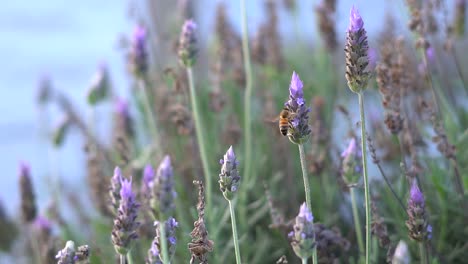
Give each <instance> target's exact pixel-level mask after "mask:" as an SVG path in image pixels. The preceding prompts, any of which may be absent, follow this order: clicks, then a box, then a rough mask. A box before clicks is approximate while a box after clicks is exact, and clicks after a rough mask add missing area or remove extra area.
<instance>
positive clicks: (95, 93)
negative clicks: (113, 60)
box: [87, 63, 111, 106]
mask: <svg viewBox="0 0 468 264" xmlns="http://www.w3.org/2000/svg"><path fill="white" fill-rule="evenodd" d="M110 89H111V88H110V80H109V71H108V70H107V66H106V65H105V64H104V63H103V64H101V65H99V67H98V70H97V72H96V73H95V75H94V76H93V79H91V84H90V87H89V90H88V95H87V98H88V103H89V104H90V105H92V106H93V105H96V104H97V103H99V102H101V101H103V100H105V99H106V98H107V97H108V96H109V94H110Z"/></svg>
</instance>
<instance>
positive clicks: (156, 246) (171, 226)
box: [146, 217, 179, 264]
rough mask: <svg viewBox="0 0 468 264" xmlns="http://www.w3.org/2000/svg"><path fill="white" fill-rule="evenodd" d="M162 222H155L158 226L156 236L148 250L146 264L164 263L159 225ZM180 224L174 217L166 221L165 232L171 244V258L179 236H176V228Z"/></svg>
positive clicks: (169, 252) (156, 226)
mask: <svg viewBox="0 0 468 264" xmlns="http://www.w3.org/2000/svg"><path fill="white" fill-rule="evenodd" d="M160 224H161V223H160V222H158V221H155V222H154V226H155V228H156V236H155V237H154V239H153V242H152V243H151V248H150V249H149V250H148V258H147V259H146V264H162V263H163V261H162V260H163V256H162V255H161V254H162V248H161V241H160V240H161V229H160V228H159V225H160ZM178 226H179V223H178V222H177V221H176V220H175V219H174V218H173V217H169V219H168V220H167V221H166V222H165V223H164V228H165V234H166V240H167V242H166V244H167V245H168V246H169V250H168V254H169V258H168V259H171V258H172V257H173V256H174V253H175V249H176V243H177V238H176V236H175V231H176V228H177V227H178Z"/></svg>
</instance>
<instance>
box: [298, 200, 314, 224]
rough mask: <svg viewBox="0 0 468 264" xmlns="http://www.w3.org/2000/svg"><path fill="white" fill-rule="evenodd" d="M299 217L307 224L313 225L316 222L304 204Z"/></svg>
mask: <svg viewBox="0 0 468 264" xmlns="http://www.w3.org/2000/svg"><path fill="white" fill-rule="evenodd" d="M298 217H302V218H304V219H305V220H306V221H307V222H309V223H312V222H313V221H314V217H313V216H312V212H311V211H310V210H309V208H307V205H306V203H303V204H302V205H301V207H300V209H299V214H298Z"/></svg>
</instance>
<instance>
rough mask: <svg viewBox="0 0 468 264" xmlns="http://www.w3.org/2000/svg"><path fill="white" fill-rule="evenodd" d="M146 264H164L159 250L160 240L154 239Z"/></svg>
mask: <svg viewBox="0 0 468 264" xmlns="http://www.w3.org/2000/svg"><path fill="white" fill-rule="evenodd" d="M145 263H146V264H163V257H162V255H161V252H160V250H159V238H158V239H156V237H155V238H154V240H153V242H151V247H150V249H149V250H148V257H147V258H146V262H145Z"/></svg>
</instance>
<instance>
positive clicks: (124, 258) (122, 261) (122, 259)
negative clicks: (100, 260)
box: [120, 255, 127, 264]
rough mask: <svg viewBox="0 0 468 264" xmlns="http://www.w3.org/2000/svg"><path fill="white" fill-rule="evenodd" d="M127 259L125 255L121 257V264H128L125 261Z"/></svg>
mask: <svg viewBox="0 0 468 264" xmlns="http://www.w3.org/2000/svg"><path fill="white" fill-rule="evenodd" d="M126 258H127V257H126V256H125V255H120V264H127V263H126V261H125V260H126Z"/></svg>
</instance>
